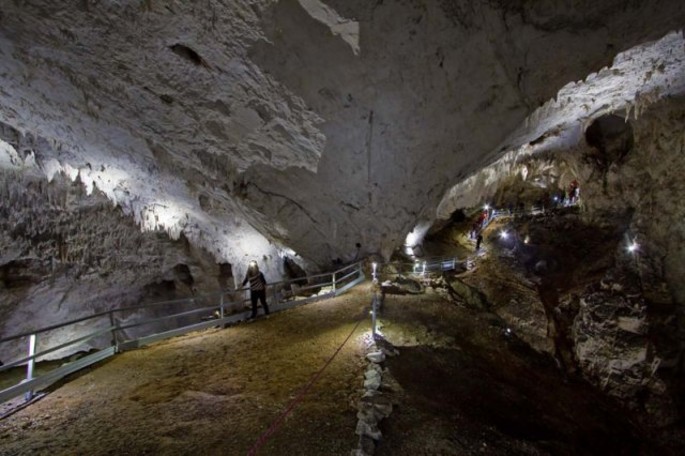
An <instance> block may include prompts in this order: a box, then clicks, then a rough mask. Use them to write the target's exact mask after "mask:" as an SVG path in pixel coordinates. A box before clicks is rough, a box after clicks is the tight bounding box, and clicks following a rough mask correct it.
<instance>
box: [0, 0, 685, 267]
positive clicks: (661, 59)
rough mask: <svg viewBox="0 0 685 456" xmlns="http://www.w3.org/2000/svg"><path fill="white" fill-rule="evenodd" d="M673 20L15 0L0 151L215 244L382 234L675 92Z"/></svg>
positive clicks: (250, 2)
mask: <svg viewBox="0 0 685 456" xmlns="http://www.w3.org/2000/svg"><path fill="white" fill-rule="evenodd" d="M683 24H685V7H684V6H683V4H682V2H681V1H680V0H658V1H632V2H625V1H616V0H601V1H587V0H576V1H573V2H568V1H563V2H562V1H556V0H547V1H535V2H533V1H526V0H518V1H507V2H504V1H499V0H497V1H490V2H469V1H439V0H432V1H388V0H386V1H376V2H371V1H366V0H364V1H362V0H332V1H328V2H326V3H325V4H324V3H322V2H320V1H318V0H299V1H297V0H282V1H268V0H233V1H225V0H223V1H220V0H203V1H197V2H186V1H163V2H154V1H149V0H143V1H141V0H135V1H134V0H129V1H127V0H120V1H114V0H111V1H109V0H83V1H70V2H55V1H49V0H42V1H41V0H31V1H13V2H9V1H7V2H3V3H2V5H0V55H1V58H0V124H1V128H0V139H1V140H2V141H1V142H0V167H2V168H4V169H10V170H12V172H18V173H35V174H37V175H41V176H44V178H46V179H52V178H54V176H55V174H56V173H65V174H66V175H67V176H69V177H70V178H72V179H74V180H76V179H79V180H80V181H81V182H82V183H83V185H84V186H85V188H86V190H87V192H88V193H90V192H93V191H97V192H102V193H103V194H104V195H106V196H107V198H109V200H111V201H112V203H113V204H116V205H119V206H120V207H121V208H122V209H123V210H124V212H125V213H126V214H128V215H130V216H132V217H134V218H135V220H136V222H137V223H138V224H139V225H140V226H141V227H142V229H144V230H157V229H159V230H166V231H167V232H169V234H170V235H172V236H174V237H178V236H179V235H180V234H181V233H183V234H184V235H185V237H187V238H188V239H189V240H190V241H191V242H193V243H195V244H196V245H198V246H201V247H204V248H206V249H207V250H209V251H210V252H211V253H213V254H214V255H215V257H216V258H217V260H219V261H230V262H239V261H242V260H243V259H244V257H245V256H259V255H266V254H270V253H271V252H272V251H274V250H279V249H280V250H284V249H286V250H284V251H288V252H291V253H293V252H294V253H297V254H298V255H299V256H300V257H301V258H302V259H303V260H305V261H307V262H309V263H310V264H312V265H317V266H319V267H327V266H328V265H330V263H331V261H332V260H334V259H337V258H341V259H343V260H351V259H353V258H354V257H355V256H358V255H362V254H369V253H379V254H382V255H384V256H388V255H389V254H390V252H392V251H393V250H394V249H395V248H397V247H398V246H400V245H401V244H402V243H403V242H404V239H405V236H406V234H407V233H408V232H410V231H411V230H412V229H413V228H414V226H416V224H417V223H419V222H420V221H430V220H433V219H435V217H436V216H438V215H440V214H439V213H438V211H437V210H438V206H439V205H440V208H441V209H440V211H441V212H442V213H445V212H449V211H450V210H452V209H454V208H455V207H457V206H458V205H459V204H461V203H466V202H469V203H471V202H473V201H475V200H476V199H477V198H476V196H473V195H472V200H469V201H466V200H465V199H464V200H460V199H459V198H460V195H462V194H465V193H468V191H469V188H468V185H470V184H469V181H468V179H469V178H470V177H472V176H473V175H474V173H476V172H477V171H478V170H480V169H482V168H483V167H484V166H488V165H492V164H493V163H496V162H497V160H498V159H501V158H502V157H504V156H505V155H506V154H507V153H509V152H511V151H513V150H517V149H518V148H520V147H522V146H523V145H526V144H529V143H530V142H531V141H536V140H537V139H539V138H543V139H544V141H537V142H536V144H545V147H548V148H549V147H552V146H553V145H554V144H556V145H563V144H567V143H573V142H574V141H578V139H579V138H580V137H581V134H580V132H582V129H583V128H584V127H585V126H586V125H587V122H588V120H590V119H592V118H594V117H597V116H599V115H602V114H606V113H610V112H615V111H620V112H624V113H625V112H626V111H629V110H633V114H635V110H639V109H641V107H643V106H645V105H647V104H649V103H651V102H654V101H656V100H658V99H660V98H663V97H666V96H670V95H676V94H680V93H682V92H683V91H684V90H685V69H684V66H683V65H684V62H685V44H684V41H683V36H682V33H681V32H680V30H681V28H682V26H683ZM455 186H456V187H455ZM450 189H451V190H450ZM446 195H447V196H446ZM450 195H451V196H450ZM444 198H451V201H452V202H451V203H445V201H444ZM441 201H442V203H441ZM443 215H444V214H443ZM357 244H359V245H361V247H357Z"/></svg>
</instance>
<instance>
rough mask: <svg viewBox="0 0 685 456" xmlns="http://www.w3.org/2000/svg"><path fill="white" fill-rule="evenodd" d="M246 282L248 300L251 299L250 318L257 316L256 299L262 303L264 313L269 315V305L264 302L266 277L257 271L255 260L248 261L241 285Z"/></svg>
mask: <svg viewBox="0 0 685 456" xmlns="http://www.w3.org/2000/svg"><path fill="white" fill-rule="evenodd" d="M247 282H250V300H251V301H252V316H251V317H250V318H255V317H256V316H257V300H259V301H261V303H262V307H263V308H264V315H269V306H268V305H267V303H266V279H265V278H264V274H262V273H261V272H260V271H259V266H257V262H256V261H250V266H249V267H248V268H247V274H245V280H243V287H244V286H245V284H247Z"/></svg>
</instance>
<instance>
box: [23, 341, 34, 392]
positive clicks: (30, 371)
mask: <svg viewBox="0 0 685 456" xmlns="http://www.w3.org/2000/svg"><path fill="white" fill-rule="evenodd" d="M35 354H36V334H31V335H30V336H29V357H30V358H31V359H29V362H28V363H27V364H26V381H27V382H28V381H29V380H32V379H33V367H34V365H35V362H36V359H35V358H34V355H35ZM31 399H33V390H28V391H27V392H26V394H24V400H25V401H26V402H28V401H30V400H31Z"/></svg>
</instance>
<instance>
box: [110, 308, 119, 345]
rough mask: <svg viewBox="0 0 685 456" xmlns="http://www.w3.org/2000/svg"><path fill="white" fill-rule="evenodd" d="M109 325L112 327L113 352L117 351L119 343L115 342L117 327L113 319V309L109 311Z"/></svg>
mask: <svg viewBox="0 0 685 456" xmlns="http://www.w3.org/2000/svg"><path fill="white" fill-rule="evenodd" d="M109 326H110V327H111V328H112V347H114V352H115V353H119V344H118V342H117V328H116V322H115V321H114V311H113V310H110V311H109Z"/></svg>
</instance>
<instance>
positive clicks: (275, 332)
mask: <svg viewBox="0 0 685 456" xmlns="http://www.w3.org/2000/svg"><path fill="white" fill-rule="evenodd" d="M369 303H370V294H369V287H368V285H362V286H360V287H357V288H355V289H353V290H352V291H351V292H350V293H348V294H346V295H343V296H341V297H338V298H335V299H331V300H327V301H322V302H318V303H313V304H309V305H306V306H303V307H300V308H296V309H292V310H288V311H285V312H282V313H278V314H275V315H272V316H271V317H270V318H268V319H264V318H262V319H258V320H257V321H255V322H253V323H248V324H241V325H237V326H234V327H231V328H228V329H218V328H217V329H213V330H208V331H203V332H197V333H193V334H189V335H187V336H183V337H177V338H174V339H170V340H168V341H164V342H161V343H157V344H154V345H152V346H149V347H147V348H143V349H139V350H135V351H131V352H126V353H123V354H121V355H118V356H116V357H115V358H113V359H112V360H110V361H108V362H105V363H103V364H102V365H101V366H99V367H97V368H94V369H91V370H89V371H87V372H85V373H82V374H80V375H79V376H78V377H77V378H75V379H74V380H72V381H71V382H68V383H66V384H64V385H62V386H61V387H59V388H57V389H56V390H55V391H53V392H52V393H50V394H49V395H48V396H46V397H45V398H43V399H42V400H40V401H39V402H37V403H36V404H34V405H32V406H31V407H29V408H27V409H25V410H22V411H20V412H18V413H16V414H15V415H13V416H11V417H10V418H7V419H6V420H4V421H2V422H0V455H3V456H5V455H28V454H31V455H47V454H50V455H89V456H90V455H117V456H121V455H176V454H204V455H244V454H247V452H248V451H249V449H250V448H251V447H252V445H253V444H254V443H255V441H256V440H257V438H258V437H259V436H260V434H261V433H262V432H263V431H264V430H266V429H267V428H268V427H269V425H270V424H271V423H272V422H273V420H275V419H276V418H277V417H278V416H279V415H280V413H281V412H282V411H283V410H284V409H285V408H286V407H287V406H288V404H289V403H290V401H291V400H292V398H294V397H295V396H296V395H297V393H298V391H299V390H300V389H301V388H302V387H303V386H304V385H305V384H306V383H307V382H308V381H309V379H310V378H311V376H312V375H314V374H315V373H316V372H317V371H318V370H319V369H321V368H322V367H323V365H324V364H325V363H326V361H327V360H328V358H330V357H331V356H332V354H333V353H334V352H335V350H336V349H337V348H338V347H339V346H340V344H341V343H342V342H343V341H344V340H345V338H346V337H347V336H348V334H350V332H351V331H352V329H353V328H354V326H355V324H356V322H357V321H358V320H360V319H363V322H362V323H361V324H360V326H359V327H358V329H357V330H356V331H355V332H354V334H353V335H352V337H351V338H350V340H349V342H348V343H347V344H346V346H345V347H344V348H343V349H342V350H341V351H340V353H339V354H338V356H337V357H336V358H335V359H334V360H333V362H332V363H331V364H330V366H329V367H328V368H327V369H326V371H325V372H324V374H323V375H322V376H321V378H320V379H319V381H318V382H317V383H316V384H315V385H314V387H313V388H312V389H311V391H310V392H309V393H308V394H307V395H306V397H305V398H304V400H303V401H302V402H301V403H300V404H299V405H298V406H297V407H296V409H295V410H294V413H293V414H292V415H291V416H290V417H289V418H288V419H287V420H286V421H285V422H284V423H283V425H282V427H281V428H280V429H279V430H278V431H277V432H276V433H275V434H274V435H273V436H272V437H271V438H270V439H269V440H268V442H267V443H266V444H265V445H264V446H263V447H262V449H261V450H260V452H259V453H258V454H263V455H289V456H291V455H310V454H311V455H347V454H349V452H350V450H351V449H352V448H354V447H355V446H356V442H357V439H356V436H355V435H354V429H355V425H356V416H355V413H356V410H355V408H354V405H355V401H356V400H357V399H358V397H359V395H360V389H361V385H362V383H363V365H364V361H363V355H364V353H365V349H366V347H367V345H368V344H369V342H370V336H369V325H370V323H369V318H368V306H369Z"/></svg>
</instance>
